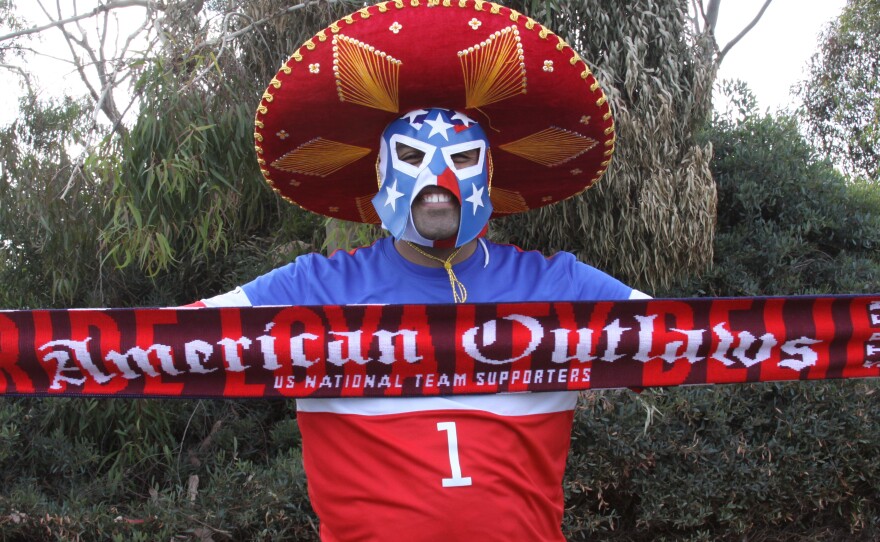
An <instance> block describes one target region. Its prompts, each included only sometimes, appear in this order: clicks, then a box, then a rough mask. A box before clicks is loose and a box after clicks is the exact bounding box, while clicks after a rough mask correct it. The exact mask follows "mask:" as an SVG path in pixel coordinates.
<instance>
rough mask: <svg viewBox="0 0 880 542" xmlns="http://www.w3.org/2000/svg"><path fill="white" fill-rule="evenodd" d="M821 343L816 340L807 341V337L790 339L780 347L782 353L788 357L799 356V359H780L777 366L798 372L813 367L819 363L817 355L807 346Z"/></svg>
mask: <svg viewBox="0 0 880 542" xmlns="http://www.w3.org/2000/svg"><path fill="white" fill-rule="evenodd" d="M821 342H822V341H819V340H816V339H808V338H807V337H801V338H800V339H792V340H790V341H788V342H786V343H785V344H783V345H782V351H783V352H785V353H786V354H788V355H789V356H801V358H800V359H794V358H786V359H782V360H780V362H779V366H780V367H787V368H789V369H794V370H795V371H800V370H801V369H803V368H805V367H815V366H816V362H817V361H819V354H817V353H816V351H815V350H813V349H812V348H810V346H809V345H811V344H819V343H821Z"/></svg>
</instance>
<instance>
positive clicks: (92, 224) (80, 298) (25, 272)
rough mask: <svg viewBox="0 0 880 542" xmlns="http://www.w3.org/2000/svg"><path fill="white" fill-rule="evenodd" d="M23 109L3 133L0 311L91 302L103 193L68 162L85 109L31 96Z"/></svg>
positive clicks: (96, 284) (95, 293) (80, 138)
mask: <svg viewBox="0 0 880 542" xmlns="http://www.w3.org/2000/svg"><path fill="white" fill-rule="evenodd" d="M20 107H21V112H22V118H21V119H19V120H17V121H16V122H14V123H12V124H11V125H9V126H6V127H4V128H2V130H0V200H2V202H3V204H2V206H0V284H3V288H0V307H6V308H28V307H33V308H40V307H49V306H87V305H91V304H94V303H95V302H96V299H98V298H99V297H100V288H101V286H102V285H101V280H100V272H99V268H100V264H101V262H100V259H99V257H98V256H97V242H96V231H97V229H98V228H99V227H100V225H101V221H102V217H103V211H102V201H103V192H104V191H103V188H102V183H101V180H100V179H99V178H95V177H92V176H91V175H88V174H83V172H82V171H79V170H76V169H75V167H76V166H75V165H74V162H73V160H72V159H71V154H72V152H73V150H74V149H75V148H76V147H77V146H81V145H83V144H84V139H85V130H86V129H85V123H86V119H85V115H84V114H83V105H82V104H81V103H80V102H77V101H74V100H70V99H64V100H61V101H58V102H52V101H50V102H40V101H39V100H38V99H37V98H36V97H35V96H33V95H29V96H27V97H25V98H24V99H23V100H22V101H21V105H20Z"/></svg>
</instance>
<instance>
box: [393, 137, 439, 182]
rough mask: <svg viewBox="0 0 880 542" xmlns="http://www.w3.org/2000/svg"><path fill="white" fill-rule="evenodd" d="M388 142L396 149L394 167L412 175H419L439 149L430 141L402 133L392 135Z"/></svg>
mask: <svg viewBox="0 0 880 542" xmlns="http://www.w3.org/2000/svg"><path fill="white" fill-rule="evenodd" d="M388 143H389V144H390V145H391V148H392V149H394V152H392V153H391V164H392V167H393V168H394V169H396V170H397V171H400V172H402V173H405V174H406V175H409V176H410V177H418V176H419V173H420V172H421V171H422V170H423V169H425V168H426V167H428V164H430V163H431V159H432V158H433V157H434V153H435V152H436V151H437V147H435V146H434V145H431V144H430V143H425V142H424V141H419V140H418V139H414V138H412V137H407V136H405V135H401V134H395V135H393V136H391V139H390V140H389V142H388Z"/></svg>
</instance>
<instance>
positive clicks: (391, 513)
mask: <svg viewBox="0 0 880 542" xmlns="http://www.w3.org/2000/svg"><path fill="white" fill-rule="evenodd" d="M454 271H455V274H456V275H457V277H458V279H459V280H460V281H461V282H462V283H463V284H464V285H465V287H466V288H467V293H468V294H467V295H468V297H467V301H468V302H469V303H470V302H474V303H481V302H485V303H502V302H522V301H578V300H582V301H593V300H618V299H627V298H630V297H632V296H633V294H634V292H636V291H634V290H632V289H631V288H629V287H628V286H625V285H624V284H622V283H621V282H619V281H617V280H616V279H614V278H612V277H610V276H608V275H606V274H605V273H602V272H601V271H598V270H597V269H595V268H593V267H590V266H588V265H585V264H583V263H580V262H578V261H577V260H576V259H575V258H574V256H573V255H571V254H569V253H565V252H560V253H557V254H556V255H554V256H553V257H550V258H545V257H544V256H543V255H542V254H540V253H538V252H528V251H523V250H521V249H519V248H517V247H514V246H510V245H499V244H495V243H490V242H486V241H483V240H482V239H481V240H480V241H479V246H478V248H477V250H476V251H475V252H474V254H473V255H472V256H470V257H469V258H468V259H467V260H465V261H463V262H461V263H458V264H456V265H455V266H454ZM636 293H637V292H636ZM452 300H453V298H452V289H451V286H450V282H449V276H448V275H447V273H446V271H445V270H444V269H440V268H429V267H423V266H420V265H417V264H413V263H411V262H409V261H407V260H406V259H404V258H403V257H402V256H401V255H400V254H399V253H398V252H397V250H396V249H395V247H394V243H393V239H390V238H385V239H382V240H380V241H378V242H376V243H374V244H373V245H371V246H370V247H367V248H361V249H357V250H355V251H352V252H341V251H338V252H336V253H335V254H334V255H332V256H330V257H329V258H325V257H323V256H321V255H318V254H309V255H305V256H300V257H299V258H297V259H296V261H295V262H293V263H291V264H289V265H287V266H284V267H281V268H278V269H276V270H274V271H272V272H270V273H268V274H266V275H263V276H261V277H259V278H257V279H256V280H254V281H253V282H250V283H248V284H245V285H244V286H243V287H241V288H240V289H237V290H235V291H234V292H231V293H229V294H224V295H222V296H218V297H216V298H212V299H209V300H205V302H204V303H205V304H206V305H208V306H218V305H230V304H235V305H338V304H365V303H379V304H405V303H422V304H428V303H451V302H452ZM576 400H577V392H553V393H520V394H497V395H485V396H449V397H424V398H422V397H417V398H339V399H298V400H297V421H298V423H299V426H300V432H301V435H302V446H303V463H304V466H305V471H306V477H307V480H308V488H309V496H310V499H311V502H312V506H313V508H314V509H315V512H316V513H317V515H318V517H319V519H320V521H321V539H322V540H323V541H325V542H337V541H346V542H347V541H356V540H408V541H409V540H413V541H417V540H424V541H434V540H437V541H441V540H442V541H449V540H463V541H467V540H480V541H492V540H498V541H501V540H504V541H509V540H530V541H563V540H564V537H563V536H562V532H561V527H560V525H561V522H562V514H563V505H564V503H563V493H562V478H563V474H564V470H565V462H566V458H567V455H568V448H569V444H570V435H571V424H572V419H573V410H574V407H575V403H576Z"/></svg>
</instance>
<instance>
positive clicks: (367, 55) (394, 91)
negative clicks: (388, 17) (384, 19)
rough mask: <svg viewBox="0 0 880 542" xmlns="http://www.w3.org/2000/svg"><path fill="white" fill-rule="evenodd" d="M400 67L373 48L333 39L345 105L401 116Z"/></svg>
mask: <svg viewBox="0 0 880 542" xmlns="http://www.w3.org/2000/svg"><path fill="white" fill-rule="evenodd" d="M400 64H401V62H400V61H399V60H397V59H396V58H394V57H392V56H391V55H389V54H387V53H385V52H383V51H380V50H378V49H376V48H375V47H373V46H372V45H369V44H366V43H364V42H362V41H358V40H355V39H352V38H349V37H348V36H346V35H344V34H338V35H336V36H333V75H334V77H336V90H337V92H338V94H339V100H340V101H342V102H351V103H355V104H358V105H363V106H365V107H372V108H374V109H381V110H383V111H390V112H392V113H397V112H398V108H399V106H398V84H399V73H400Z"/></svg>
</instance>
